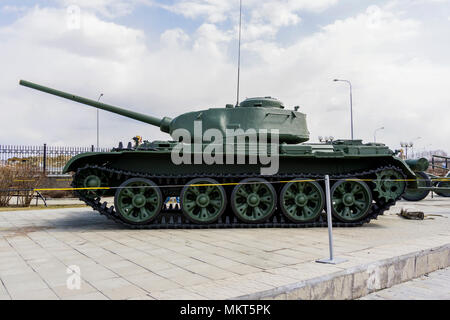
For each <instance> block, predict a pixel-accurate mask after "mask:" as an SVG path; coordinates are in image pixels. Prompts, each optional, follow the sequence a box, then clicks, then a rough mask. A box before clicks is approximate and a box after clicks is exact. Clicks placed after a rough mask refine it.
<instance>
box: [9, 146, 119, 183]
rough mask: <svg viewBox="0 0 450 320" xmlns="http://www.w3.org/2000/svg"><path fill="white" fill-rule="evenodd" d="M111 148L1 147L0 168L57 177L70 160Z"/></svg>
mask: <svg viewBox="0 0 450 320" xmlns="http://www.w3.org/2000/svg"><path fill="white" fill-rule="evenodd" d="M109 150H110V149H109V148H99V149H98V150H97V148H94V146H93V145H92V146H90V147H54V146H47V144H45V143H44V145H41V146H18V145H0V166H5V165H9V166H15V165H17V166H21V167H22V168H26V169H27V170H29V171H36V172H42V173H44V174H45V175H55V174H56V175H57V174H61V173H62V169H63V168H64V165H65V164H66V163H67V161H69V160H70V158H72V157H74V156H76V155H77V154H80V153H85V152H97V151H98V152H107V151H109Z"/></svg>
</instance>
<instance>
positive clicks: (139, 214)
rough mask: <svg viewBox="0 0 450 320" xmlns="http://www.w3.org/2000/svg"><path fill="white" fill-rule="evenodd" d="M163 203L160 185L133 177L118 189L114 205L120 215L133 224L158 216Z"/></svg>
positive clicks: (143, 222)
mask: <svg viewBox="0 0 450 320" xmlns="http://www.w3.org/2000/svg"><path fill="white" fill-rule="evenodd" d="M162 205H163V198H162V195H161V190H160V189H159V187H158V186H157V185H156V184H155V183H154V182H153V181H151V180H148V179H144V178H131V179H128V180H127V181H125V182H124V183H122V184H121V185H120V187H119V189H117V191H116V195H115V197H114V206H115V208H116V211H117V213H118V214H119V215H120V217H121V218H122V219H123V220H124V221H126V222H128V223H131V224H146V223H149V222H150V221H152V220H153V219H155V218H156V216H158V214H159V212H160V211H161V208H162Z"/></svg>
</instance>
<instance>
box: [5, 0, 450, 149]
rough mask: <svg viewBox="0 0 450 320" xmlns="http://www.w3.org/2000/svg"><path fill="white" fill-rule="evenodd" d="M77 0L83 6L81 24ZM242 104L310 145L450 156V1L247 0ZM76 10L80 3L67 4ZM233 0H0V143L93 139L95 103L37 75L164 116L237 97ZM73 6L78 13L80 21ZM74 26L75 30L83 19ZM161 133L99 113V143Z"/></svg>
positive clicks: (62, 142) (154, 136)
mask: <svg viewBox="0 0 450 320" xmlns="http://www.w3.org/2000/svg"><path fill="white" fill-rule="evenodd" d="M71 5H76V6H78V8H79V9H80V16H79V24H78V23H77V21H78V20H77V16H76V11H77V10H75V11H74V10H73V9H74V7H70V6H71ZM243 5H244V13H243V34H242V41H243V50H242V78H241V85H242V86H241V93H242V96H241V97H242V98H245V97H252V96H268V95H270V96H273V97H277V98H279V99H280V100H282V101H284V103H285V104H286V105H287V106H289V108H293V107H294V106H296V105H300V106H301V109H300V110H301V111H302V112H304V113H306V114H307V115H308V118H307V119H308V124H309V130H310V132H311V141H317V140H318V138H317V137H318V136H334V137H335V138H349V137H350V112H349V94H348V93H349V90H348V86H347V85H346V84H345V83H335V82H333V81H332V80H333V79H334V78H341V79H348V80H351V81H352V83H353V87H354V122H355V138H359V139H363V140H364V141H366V142H370V141H373V140H374V137H373V134H374V131H375V129H377V128H380V127H382V126H384V127H385V129H384V130H380V131H378V133H377V141H378V142H384V143H386V144H388V145H389V146H390V147H391V148H393V149H396V148H399V147H400V146H399V143H400V141H411V140H415V139H417V138H418V137H421V139H418V140H416V141H415V144H416V148H417V149H418V151H419V150H420V151H421V150H423V149H424V148H427V149H444V150H446V151H447V152H448V151H450V115H449V109H450V85H449V82H450V0H380V1H364V0H339V1H338V0H314V1H311V0H267V1H264V0H243ZM75 9H76V7H75ZM238 10H239V0H172V1H162V0H158V1H157V0H131V1H124V0H40V1H31V0H30V1H28V0H15V1H11V0H0V107H1V108H2V109H1V110H2V112H1V116H0V144H32V145H35V144H43V143H48V144H50V145H70V146H89V145H91V144H95V143H96V111H95V109H93V108H90V107H87V106H83V105H80V104H77V103H74V102H70V101H66V100H64V99H61V98H57V97H54V96H50V95H47V94H44V93H40V92H37V91H34V90H31V89H28V88H25V87H22V86H19V85H18V82H19V80H20V79H26V80H29V81H33V82H37V83H40V84H43V85H47V86H50V87H54V88H56V89H60V90H64V91H68V92H71V93H75V94H78V95H81V96H85V97H88V98H91V99H97V98H98V97H99V95H100V93H103V94H104V96H103V98H102V101H103V102H105V103H110V104H113V105H118V106H122V107H124V108H130V109H133V110H136V111H139V112H143V113H148V114H151V115H155V116H158V117H162V116H170V117H175V116H176V115H178V114H180V113H183V112H188V111H191V110H201V109H204V108H209V107H222V106H225V104H227V103H234V102H235V100H236V73H237V70H236V65H237V63H236V60H237V59H236V57H237V54H236V53H237V23H238V16H239V12H238ZM74 12H75V16H74ZM78 26H79V27H78ZM135 135H141V136H143V137H144V139H148V140H158V139H168V138H169V136H168V135H166V134H164V133H162V132H160V131H159V129H157V128H154V127H151V126H149V125H145V124H141V123H139V122H137V121H134V120H129V119H126V118H123V117H121V116H118V115H113V114H109V113H106V112H103V111H101V112H100V145H101V146H108V147H111V146H115V145H117V143H118V142H119V141H124V142H126V141H130V140H131V138H132V137H133V136H135Z"/></svg>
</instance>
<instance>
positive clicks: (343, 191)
mask: <svg viewBox="0 0 450 320" xmlns="http://www.w3.org/2000/svg"><path fill="white" fill-rule="evenodd" d="M331 202H332V213H333V215H334V216H335V217H336V218H337V219H338V220H340V221H343V222H355V221H359V220H362V219H363V218H365V217H366V216H367V214H368V213H369V211H370V208H371V206H372V193H371V191H370V189H369V187H368V186H367V184H366V183H365V182H363V181H361V180H357V179H352V180H339V181H337V182H336V183H335V184H334V185H333V187H332V188H331Z"/></svg>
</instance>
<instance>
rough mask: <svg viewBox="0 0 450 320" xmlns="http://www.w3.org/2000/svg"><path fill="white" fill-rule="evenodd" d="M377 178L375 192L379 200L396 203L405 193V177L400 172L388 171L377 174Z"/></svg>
mask: <svg viewBox="0 0 450 320" xmlns="http://www.w3.org/2000/svg"><path fill="white" fill-rule="evenodd" d="M376 176H377V177H376V179H375V180H374V183H375V188H374V192H375V194H376V197H377V198H378V199H384V200H385V201H386V202H389V201H392V200H394V201H395V200H397V199H398V198H399V197H400V196H401V195H402V194H403V193H404V192H405V188H406V182H405V177H404V175H403V174H402V173H401V172H399V171H398V170H395V169H386V170H383V171H380V172H377V173H376Z"/></svg>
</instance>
